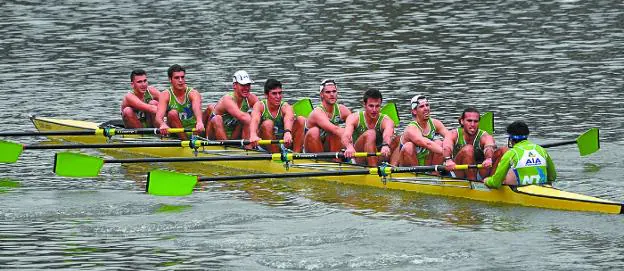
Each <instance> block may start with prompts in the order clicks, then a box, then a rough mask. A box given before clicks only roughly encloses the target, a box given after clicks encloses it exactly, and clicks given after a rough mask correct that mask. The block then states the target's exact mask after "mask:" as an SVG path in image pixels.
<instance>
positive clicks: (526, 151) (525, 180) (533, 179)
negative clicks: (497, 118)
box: [485, 140, 557, 188]
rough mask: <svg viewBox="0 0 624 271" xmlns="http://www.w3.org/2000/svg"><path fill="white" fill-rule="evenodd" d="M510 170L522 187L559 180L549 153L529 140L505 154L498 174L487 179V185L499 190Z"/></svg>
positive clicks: (523, 141)
mask: <svg viewBox="0 0 624 271" xmlns="http://www.w3.org/2000/svg"><path fill="white" fill-rule="evenodd" d="M510 169H511V170H513V172H514V174H515V175H516V179H517V181H518V185H520V186H523V185H530V184H545V183H552V182H553V181H555V179H556V178H557V172H556V171H555V164H554V163H553V161H552V159H551V158H550V156H549V155H548V153H547V152H546V151H545V150H544V148H542V147H541V146H539V145H536V144H533V143H532V142H530V141H529V140H522V141H520V142H518V143H516V144H515V145H514V146H513V148H511V149H509V150H508V151H507V152H505V154H504V155H503V157H502V158H501V161H500V163H499V164H498V167H497V168H496V172H495V173H494V175H492V177H488V178H486V179H485V183H486V184H487V186H489V187H493V188H499V187H500V186H501V185H502V183H503V181H504V180H505V176H507V172H508V171H509V170H510Z"/></svg>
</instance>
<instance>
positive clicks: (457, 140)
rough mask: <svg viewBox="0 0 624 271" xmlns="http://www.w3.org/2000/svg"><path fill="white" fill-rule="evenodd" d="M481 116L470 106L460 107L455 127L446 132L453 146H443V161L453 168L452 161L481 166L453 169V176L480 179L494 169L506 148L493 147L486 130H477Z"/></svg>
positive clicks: (493, 143) (493, 144)
mask: <svg viewBox="0 0 624 271" xmlns="http://www.w3.org/2000/svg"><path fill="white" fill-rule="evenodd" d="M480 119H481V115H480V114H479V111H478V110H477V109H475V108H474V107H468V108H466V109H464V112H462V114H461V116H460V117H459V127H458V128H457V129H453V130H451V131H450V132H449V134H448V139H449V140H450V141H452V142H453V145H444V164H445V166H446V168H447V169H449V170H453V169H454V168H455V164H456V163H457V164H466V165H472V164H482V165H483V168H481V169H478V170H477V169H468V170H458V171H454V172H453V173H454V174H455V177H458V178H468V179H469V180H481V179H483V178H485V177H487V176H490V175H492V173H493V172H495V171H496V166H497V165H498V162H499V160H500V158H501V156H502V155H503V153H505V151H507V147H501V148H497V147H496V143H495V142H494V137H492V136H491V135H490V134H488V132H486V131H484V130H481V129H479V121H480Z"/></svg>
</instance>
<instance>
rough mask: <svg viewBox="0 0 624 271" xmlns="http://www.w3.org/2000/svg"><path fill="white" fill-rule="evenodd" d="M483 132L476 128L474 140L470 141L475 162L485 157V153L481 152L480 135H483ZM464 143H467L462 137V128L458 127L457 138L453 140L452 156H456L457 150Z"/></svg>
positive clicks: (479, 161) (464, 144)
mask: <svg viewBox="0 0 624 271" xmlns="http://www.w3.org/2000/svg"><path fill="white" fill-rule="evenodd" d="M483 133H485V131H483V130H481V129H478V130H477V136H475V139H474V141H472V147H473V149H474V153H473V157H474V159H475V162H477V163H481V162H483V160H484V158H485V154H484V153H483V149H482V148H481V136H483ZM466 145H467V143H466V140H465V139H464V128H462V127H458V128H457V140H455V144H454V145H453V157H456V156H457V153H458V152H459V150H461V148H462V147H464V146H466Z"/></svg>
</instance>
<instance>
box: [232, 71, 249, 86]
mask: <svg viewBox="0 0 624 271" xmlns="http://www.w3.org/2000/svg"><path fill="white" fill-rule="evenodd" d="M232 82H233V83H239V84H241V85H247V84H252V83H253V82H254V81H253V80H251V77H249V74H247V72H246V71H243V70H240V71H237V72H236V73H234V77H233V78H232Z"/></svg>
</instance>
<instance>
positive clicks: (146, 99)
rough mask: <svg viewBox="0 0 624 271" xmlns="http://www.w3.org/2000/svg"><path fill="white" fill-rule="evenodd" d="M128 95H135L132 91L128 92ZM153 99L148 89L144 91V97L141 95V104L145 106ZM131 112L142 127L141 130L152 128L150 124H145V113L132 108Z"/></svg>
mask: <svg viewBox="0 0 624 271" xmlns="http://www.w3.org/2000/svg"><path fill="white" fill-rule="evenodd" d="M130 93H131V94H132V95H135V96H136V94H134V90H130ZM153 99H154V97H152V93H150V92H149V89H148V90H146V91H145V95H143V102H144V103H146V104H149V102H150V101H152V100H153ZM132 111H134V114H135V115H136V116H137V118H138V119H139V121H140V122H141V125H143V128H149V127H152V124H150V123H148V122H147V114H145V112H143V111H141V110H137V109H136V108H133V109H132Z"/></svg>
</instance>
